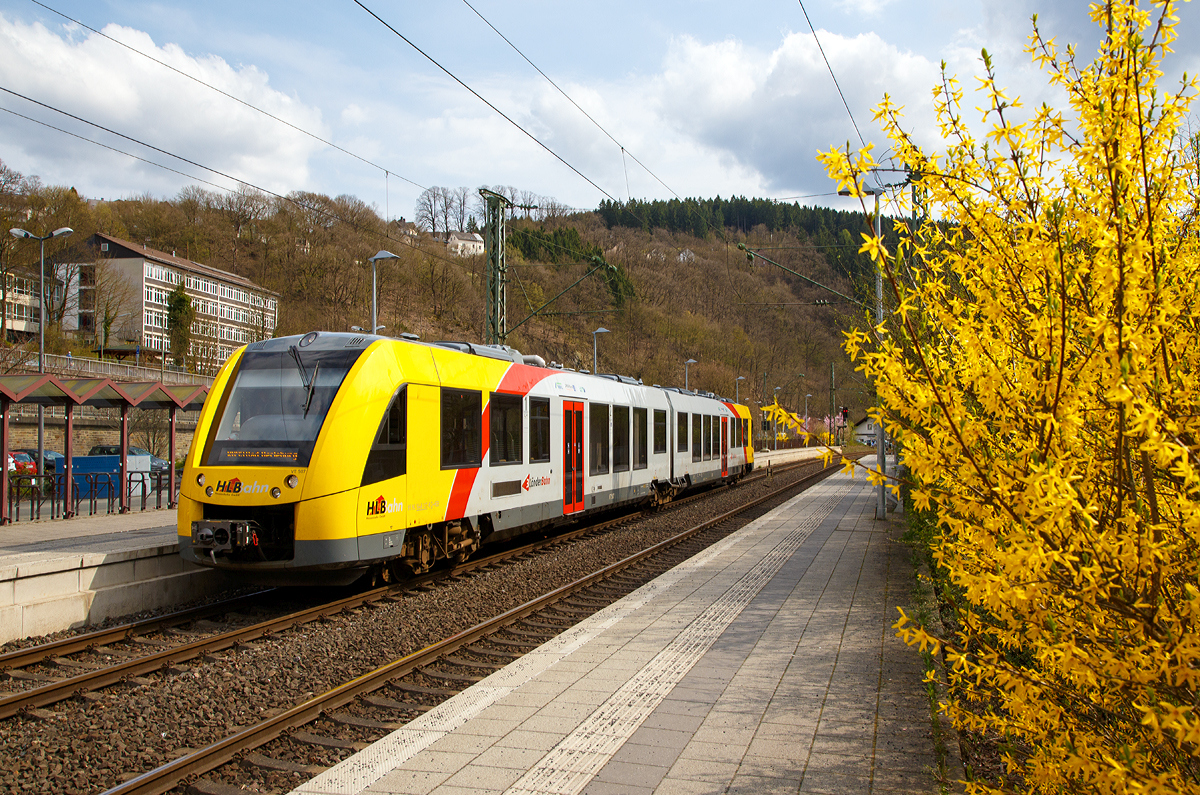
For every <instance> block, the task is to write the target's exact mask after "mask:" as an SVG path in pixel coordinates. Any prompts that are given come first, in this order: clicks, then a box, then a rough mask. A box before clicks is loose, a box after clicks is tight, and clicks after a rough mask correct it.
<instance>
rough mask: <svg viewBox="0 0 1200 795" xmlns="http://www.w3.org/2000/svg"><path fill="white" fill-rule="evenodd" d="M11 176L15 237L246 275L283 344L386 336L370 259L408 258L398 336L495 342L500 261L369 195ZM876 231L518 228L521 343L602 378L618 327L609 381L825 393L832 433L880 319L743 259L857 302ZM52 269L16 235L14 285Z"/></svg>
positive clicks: (382, 295) (10, 247) (650, 211)
mask: <svg viewBox="0 0 1200 795" xmlns="http://www.w3.org/2000/svg"><path fill="white" fill-rule="evenodd" d="M0 168H2V167H0ZM3 171H4V173H5V175H6V178H5V180H4V181H3V183H2V187H0V190H2V191H3V192H2V194H0V211H2V212H3V213H4V214H5V215H6V216H7V217H6V218H5V219H3V220H4V221H5V223H6V224H7V226H18V225H20V226H27V227H28V228H30V229H31V230H33V231H35V232H40V231H41V230H43V229H47V230H48V229H54V228H56V227H58V226H63V225H67V226H71V227H72V228H74V229H75V230H76V232H75V235H73V236H72V238H70V239H68V240H67V243H68V244H69V243H71V242H72V241H74V242H75V243H76V244H78V243H80V242H82V241H84V240H86V239H87V238H88V237H89V236H90V235H91V233H92V232H96V231H100V232H106V233H108V234H111V235H115V236H117V237H120V238H124V239H126V240H130V241H133V242H135V243H145V244H146V245H148V246H150V247H153V248H157V249H161V250H164V251H174V252H176V253H177V254H178V255H180V256H184V257H187V258H189V259H192V260H195V261H197V262H202V263H205V264H207V265H211V266H214V267H217V268H222V269H225V270H228V271H231V272H234V273H237V274H239V275H242V276H245V277H247V278H250V279H252V280H253V281H255V282H257V283H259V284H261V285H263V286H265V287H268V288H270V289H272V290H275V291H277V292H279V293H280V295H281V298H280V319H279V328H278V333H279V334H281V335H283V334H292V333H297V332H303V331H307V330H310V329H313V328H319V329H331V330H346V329H349V328H350V326H352V325H357V326H366V325H368V323H369V312H370V285H371V266H370V262H369V258H370V257H371V256H372V255H373V254H375V253H376V252H377V251H379V250H380V249H388V250H390V251H392V252H394V253H395V254H397V255H398V256H399V259H396V260H385V261H382V262H381V263H380V266H379V273H378V282H379V288H378V289H379V322H380V323H382V324H385V325H386V327H387V328H386V330H385V332H384V333H399V332H414V333H417V334H419V335H421V337H422V338H423V339H427V340H433V339H465V340H471V341H480V340H481V338H482V333H483V318H484V302H483V295H484V284H485V271H484V267H485V262H484V259H483V257H467V258H459V257H455V256H452V255H451V254H450V253H449V252H448V251H447V250H446V247H445V245H444V244H443V243H441V242H439V241H438V240H436V239H434V238H433V237H431V236H430V235H428V234H425V232H424V230H419V229H418V228H417V227H414V225H413V224H409V223H404V222H402V221H394V222H392V223H391V224H390V225H389V224H385V223H384V221H383V219H382V218H381V217H380V216H379V214H378V213H377V212H376V210H375V208H373V207H371V206H369V205H367V204H365V203H364V202H362V201H360V200H359V199H356V198H354V197H352V196H337V197H330V196H325V195H320V194H312V193H294V194H291V195H290V196H289V197H287V199H279V198H276V197H271V196H268V195H265V194H261V193H258V192H257V191H254V190H251V189H247V188H243V189H241V190H239V191H236V192H233V193H228V194H226V193H217V192H210V191H206V190H203V189H200V188H198V187H189V188H187V189H185V190H184V191H182V192H181V193H180V194H179V195H177V196H175V197H173V198H171V199H159V198H155V197H151V196H142V197H137V198H130V199H123V200H118V201H109V202H101V203H95V202H92V203H89V202H88V201H86V200H85V199H84V198H83V197H79V196H77V195H76V194H75V193H74V191H73V190H72V189H69V188H62V187H47V186H44V185H42V184H40V182H38V180H37V179H36V178H32V179H31V178H26V177H23V176H22V175H19V174H15V173H14V172H12V171H11V170H9V169H3ZM696 212H703V213H705V215H704V217H705V218H706V219H707V220H706V224H708V225H707V226H703V225H702V226H700V227H697V226H696V225H695V224H694V223H691V222H690V221H689V220H688V219H690V218H692V217H693V216H694V215H695V213H696ZM866 224H867V221H866V220H865V219H864V218H863V217H862V216H861V215H854V214H851V213H842V212H837V211H832V210H824V209H814V208H802V207H799V206H797V205H777V204H774V203H772V202H769V201H765V200H749V199H734V200H728V201H724V200H720V199H716V200H711V201H703V202H691V203H678V202H649V203H637V202H635V203H633V204H632V205H630V206H627V207H613V206H611V205H602V206H601V207H600V208H599V209H598V210H597V211H596V212H589V213H575V214H565V213H561V212H554V213H543V214H542V217H541V218H540V219H538V218H535V217H528V218H516V219H513V220H511V221H510V227H509V233H508V254H509V264H510V274H512V276H511V282H510V285H509V293H508V294H509V305H508V325H509V327H510V328H512V329H514V331H513V332H512V334H511V336H510V337H509V344H511V345H513V346H514V347H517V348H519V349H521V350H522V351H524V352H528V353H537V354H540V355H542V356H544V357H545V358H546V359H547V360H548V361H551V360H552V361H557V362H561V363H563V364H564V365H566V366H568V367H572V368H581V369H591V366H592V342H593V336H592V331H593V330H595V329H596V328H597V327H601V326H603V327H605V328H607V329H610V333H607V334H603V335H600V336H599V337H598V339H597V343H598V348H599V354H600V369H601V371H605V372H612V371H616V372H620V373H622V374H625V375H630V376H633V377H637V378H641V379H643V380H644V381H645V382H646V383H656V384H663V385H680V386H682V385H683V381H684V362H685V361H686V360H688V359H695V360H696V363H695V364H693V365H691V366H690V368H689V380H690V384H691V386H692V387H693V388H699V389H705V390H712V391H714V392H717V393H719V394H722V395H725V396H728V397H731V398H732V397H733V396H734V394H735V392H739V391H740V396H741V399H742V400H743V402H748V401H754V402H758V401H761V400H762V399H763V396H764V394H765V397H766V401H767V402H770V400H771V399H772V397H773V396H774V395H775V392H776V390H775V387H781V389H780V390H779V397H780V400H781V402H783V403H784V404H785V405H787V406H788V407H789V408H791V409H792V410H794V411H802V410H803V407H804V402H805V395H810V394H811V395H812V397H810V398H809V399H808V402H809V410H810V413H811V414H812V415H813V416H814V417H822V416H824V414H825V413H826V412H827V410H828V408H829V405H830V402H831V399H832V401H833V402H834V403H835V405H843V404H845V405H850V406H852V407H853V408H854V410H855V411H856V412H857V411H858V410H859V409H860V408H861V407H863V406H865V405H866V404H867V402H868V400H867V394H866V392H865V389H866V387H865V384H864V383H863V382H862V381H861V379H860V378H859V377H858V376H857V375H855V374H853V373H852V371H851V367H850V365H849V363H848V361H847V360H846V359H845V357H844V355H843V354H842V352H841V349H840V340H841V332H842V330H843V329H845V328H848V327H849V326H850V325H852V324H856V323H857V322H858V321H859V320H860V319H861V318H862V309H861V308H860V307H859V306H857V305H855V304H851V303H846V302H843V303H836V302H835V303H833V304H831V305H825V304H824V303H822V304H818V303H817V302H818V300H820V301H822V302H824V301H826V300H829V299H834V296H832V295H831V294H829V293H826V292H824V291H822V290H820V289H818V288H816V287H813V286H811V285H809V284H806V283H805V282H804V281H803V280H801V279H799V278H797V277H796V276H793V275H792V274H789V273H787V272H786V271H784V270H782V269H780V268H776V267H774V266H772V265H770V264H765V263H764V262H763V261H762V260H761V259H756V260H755V261H754V262H750V261H748V259H747V257H746V255H745V253H744V252H742V251H740V250H738V248H737V244H738V243H744V244H745V245H747V246H748V247H750V248H753V249H761V251H762V253H763V254H765V255H766V256H768V257H770V258H771V259H774V260H776V261H778V262H779V263H781V264H782V265H785V266H787V267H788V268H790V269H792V270H795V271H796V272H798V273H801V274H804V275H805V276H808V277H809V278H811V279H814V280H816V281H818V282H821V283H823V284H826V285H829V286H830V287H832V288H834V289H836V290H838V291H840V292H843V293H846V294H851V295H853V294H855V285H854V284H853V280H852V274H853V273H854V272H855V271H856V270H857V269H858V267H857V266H856V265H855V264H854V263H855V261H856V260H857V256H858V255H857V254H856V249H857V245H856V244H855V242H854V241H855V240H861V238H860V236H859V234H858V233H859V232H861V231H863V230H864V229H866ZM697 233H699V234H697ZM86 255H87V253H86V252H80V251H78V250H77V249H75V250H72V249H71V248H70V247H69V246H67V245H63V244H62V243H60V242H59V241H52V242H51V244H50V245H49V246H48V248H47V256H48V260H49V261H52V262H68V261H72V260H73V261H80V259H81V258H85V257H86ZM36 256H37V252H36V248H35V247H32V246H22V245H21V244H19V243H17V241H15V240H13V239H12V238H11V237H8V236H5V240H4V242H3V244H0V268H2V269H4V270H8V269H10V268H12V267H14V266H16V267H20V266H29V265H31V264H32V265H36ZM599 262H605V263H607V264H608V265H611V266H613V267H612V268H608V267H601V268H599V269H597V271H596V272H595V273H594V274H593V275H592V276H590V277H588V278H585V279H583V281H581V282H580V283H579V284H578V285H576V286H574V287H573V288H571V289H569V290H567V292H566V293H565V294H564V295H562V296H561V297H560V298H558V299H557V300H556V301H554V302H553V303H552V304H550V305H549V306H546V307H545V308H544V310H543V312H542V313H541V314H540V315H539V316H537V317H533V318H529V316H530V315H531V314H532V313H533V310H534V309H536V308H539V307H541V306H542V305H543V304H545V303H546V302H547V301H548V300H549V299H551V298H552V297H554V296H556V295H558V294H559V293H560V292H562V291H563V290H564V289H566V288H568V287H569V286H570V285H571V284H572V283H573V282H576V281H577V280H579V279H580V277H582V276H584V274H585V273H587V271H588V270H589V268H591V267H593V266H594V265H596V264H597V263H599ZM835 301H836V299H835ZM50 337H51V338H54V339H57V337H56V336H55V335H53V334H51V335H50ZM52 344H58V343H57V342H54V343H52ZM831 365H833V366H834V367H835V369H836V381H837V386H838V392H837V394H836V395H834V396H831V394H830V373H831ZM738 376H742V377H743V378H744V380H742V381H738V380H736V379H737V378H738Z"/></svg>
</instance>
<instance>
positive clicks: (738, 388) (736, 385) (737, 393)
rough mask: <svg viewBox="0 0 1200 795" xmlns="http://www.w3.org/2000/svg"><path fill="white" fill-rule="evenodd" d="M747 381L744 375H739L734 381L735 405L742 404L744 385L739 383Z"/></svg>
mask: <svg viewBox="0 0 1200 795" xmlns="http://www.w3.org/2000/svg"><path fill="white" fill-rule="evenodd" d="M745 380H746V376H744V375H739V376H738V377H737V378H735V379H733V402H734V403H738V404H740V403H741V402H742V385H741V384H739V383H738V382H739V381H745Z"/></svg>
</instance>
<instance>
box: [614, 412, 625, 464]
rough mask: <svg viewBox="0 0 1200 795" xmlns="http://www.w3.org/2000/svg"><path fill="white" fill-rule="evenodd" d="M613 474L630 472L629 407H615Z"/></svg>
mask: <svg viewBox="0 0 1200 795" xmlns="http://www.w3.org/2000/svg"><path fill="white" fill-rule="evenodd" d="M612 457H613V472H628V471H629V406H613V456H612Z"/></svg>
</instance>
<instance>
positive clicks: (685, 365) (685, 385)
mask: <svg viewBox="0 0 1200 795" xmlns="http://www.w3.org/2000/svg"><path fill="white" fill-rule="evenodd" d="M695 363H696V360H695V359H688V360H687V361H686V362H684V363H683V388H684V389H691V387H690V386H688V365H690V364H695Z"/></svg>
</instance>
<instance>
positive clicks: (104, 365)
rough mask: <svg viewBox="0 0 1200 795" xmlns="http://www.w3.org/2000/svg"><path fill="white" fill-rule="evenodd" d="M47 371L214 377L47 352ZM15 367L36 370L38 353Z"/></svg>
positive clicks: (173, 380)
mask: <svg viewBox="0 0 1200 795" xmlns="http://www.w3.org/2000/svg"><path fill="white" fill-rule="evenodd" d="M45 364H46V372H47V373H53V374H54V375H57V376H63V377H68V378H111V379H113V380H115V381H161V382H162V383H164V384H207V385H209V386H212V382H213V379H212V377H211V376H207V375H196V374H195V373H189V372H187V371H186V370H183V369H181V368H178V367H176V366H175V365H169V366H165V367H140V366H138V365H136V364H123V363H120V362H109V361H101V360H99V359H86V358H82V357H79V358H76V357H74V356H59V355H57V354H52V353H48V354H46V357H45ZM17 369H19V370H24V371H26V372H30V373H36V372H38V361H37V354H36V353H31V354H29V355H28V356H26V357H25V358H24V359H23V360H22V361H21V362H20V363H19V365H18V367H17Z"/></svg>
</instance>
